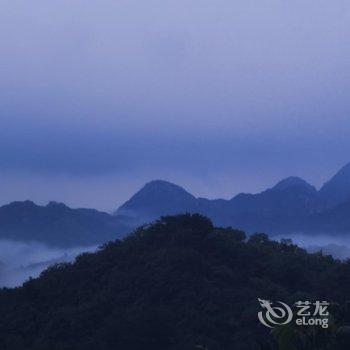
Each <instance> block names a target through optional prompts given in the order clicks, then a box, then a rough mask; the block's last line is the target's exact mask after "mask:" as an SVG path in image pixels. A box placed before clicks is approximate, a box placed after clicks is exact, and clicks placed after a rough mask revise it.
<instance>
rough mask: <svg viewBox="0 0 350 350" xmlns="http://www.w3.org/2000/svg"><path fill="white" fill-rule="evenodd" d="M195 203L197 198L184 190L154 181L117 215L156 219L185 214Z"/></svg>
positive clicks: (133, 197) (120, 209)
mask: <svg viewBox="0 0 350 350" xmlns="http://www.w3.org/2000/svg"><path fill="white" fill-rule="evenodd" d="M194 201H195V197H194V196H192V195H191V194H190V193H188V192H187V191H186V190H185V189H184V188H182V187H180V186H178V185H175V184H173V183H171V182H168V181H164V180H153V181H150V182H148V183H146V184H145V185H144V186H143V187H142V188H141V190H139V191H138V192H137V193H136V194H135V195H134V196H132V197H131V198H130V199H129V200H128V201H127V202H126V203H124V204H123V205H122V206H121V207H120V208H119V209H118V210H117V212H116V214H117V215H127V216H130V215H131V216H133V217H139V216H141V217H146V218H147V219H155V218H158V217H159V216H161V215H170V214H174V213H182V212H185V211H186V209H189V208H191V206H192V204H193V202H194ZM141 214H142V215H141Z"/></svg>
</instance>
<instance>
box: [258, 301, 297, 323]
mask: <svg viewBox="0 0 350 350" xmlns="http://www.w3.org/2000/svg"><path fill="white" fill-rule="evenodd" d="M258 300H259V303H260V305H261V307H262V308H263V309H264V310H263V311H260V312H259V313H258V318H259V321H260V322H261V323H262V324H263V325H264V326H266V327H269V328H274V327H276V326H283V325H286V324H288V323H290V322H291V321H292V319H293V311H292V309H291V308H290V307H289V306H288V305H287V304H285V303H282V302H281V301H277V302H276V303H272V302H271V301H268V300H262V299H258Z"/></svg>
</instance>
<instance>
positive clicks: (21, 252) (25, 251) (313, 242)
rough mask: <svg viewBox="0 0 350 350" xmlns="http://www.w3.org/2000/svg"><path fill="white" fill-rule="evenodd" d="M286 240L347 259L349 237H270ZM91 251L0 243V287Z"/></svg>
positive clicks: (20, 281) (348, 256)
mask: <svg viewBox="0 0 350 350" xmlns="http://www.w3.org/2000/svg"><path fill="white" fill-rule="evenodd" d="M281 238H290V239H292V241H293V243H295V244H297V245H299V246H301V247H303V248H305V249H307V250H308V251H309V252H317V251H321V250H322V252H323V253H324V254H330V255H333V256H334V257H335V258H338V259H347V258H350V235H349V237H339V236H326V235H318V236H310V235H303V234H294V235H289V236H281V237H273V239H276V240H279V239H281ZM96 249H97V247H96V246H94V247H76V248H67V249H59V248H52V247H48V246H45V245H43V244H40V243H35V242H32V243H23V242H14V241H9V240H0V287H15V286H18V285H21V284H22V283H23V282H24V281H26V280H27V279H28V278H29V277H38V276H39V275H40V273H41V272H42V271H43V270H44V269H46V268H47V267H48V266H50V265H52V264H55V263H60V262H68V261H73V260H74V259H75V257H76V256H77V255H79V254H80V253H82V252H87V251H89V252H91V251H95V250H96Z"/></svg>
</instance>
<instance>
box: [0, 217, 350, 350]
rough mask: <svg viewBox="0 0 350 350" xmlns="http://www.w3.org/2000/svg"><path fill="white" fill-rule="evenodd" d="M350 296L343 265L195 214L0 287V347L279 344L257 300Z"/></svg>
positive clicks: (223, 349) (347, 267)
mask: <svg viewBox="0 0 350 350" xmlns="http://www.w3.org/2000/svg"><path fill="white" fill-rule="evenodd" d="M349 296H350V263H349V262H346V263H341V262H340V261H337V260H334V259H333V258H331V257H328V256H322V254H320V253H318V254H308V253H306V251H304V250H302V249H300V248H298V247H297V246H295V245H293V244H291V243H290V242H289V241H285V242H283V243H277V242H274V241H270V240H268V238H267V236H266V235H264V234H257V235H254V236H251V237H250V238H249V239H248V240H247V239H246V237H245V234H244V233H243V232H241V231H237V230H233V229H230V228H228V229H223V228H215V227H213V225H212V223H211V221H210V220H208V219H207V218H205V217H202V216H200V215H180V216H174V217H165V218H162V219H161V220H160V221H157V222H156V223H154V224H152V225H149V226H145V227H141V228H139V229H137V230H136V231H135V232H134V233H133V234H131V235H130V236H128V237H127V238H125V239H124V240H122V241H115V242H110V243H107V244H105V245H104V246H103V247H102V248H101V249H100V250H99V251H98V252H97V253H94V254H92V253H88V254H83V255H81V256H80V257H78V258H77V260H76V262H75V263H73V264H63V265H57V266H54V267H52V268H50V269H48V270H46V271H44V272H43V273H42V275H41V277H40V278H39V279H34V280H30V281H28V282H26V283H25V284H24V285H23V287H20V288H16V289H13V290H11V289H3V290H1V292H0V314H1V318H0V348H1V349H2V350H6V349H11V350H13V349H16V350H17V349H18V350H23V349H28V350H31V349H35V350H47V349H51V350H55V349H56V350H62V349H75V350H79V349H83V350H89V349H91V350H92V349H94V350H95V349H102V350H103V349H122V350H141V349H142V350H167V349H169V350H196V349H197V350H198V349H208V350H229V349H230V350H232V349H235V350H258V349H261V350H262V349H265V350H266V349H275V347H274V345H273V342H272V338H271V337H270V332H269V330H268V329H267V328H264V327H263V326H261V325H259V323H258V320H257V312H258V311H259V304H258V298H264V299H270V300H283V301H285V302H287V303H292V302H294V301H297V300H315V299H316V300H328V301H337V302H340V303H343V302H345V301H346V300H347V298H349ZM342 322H344V317H343V319H342ZM332 329H333V328H332ZM324 332H326V331H324ZM325 334H328V333H325ZM324 338H326V336H325V335H324ZM336 338H337V337H331V338H330V339H333V340H334V339H336ZM333 340H332V341H333ZM324 344H326V341H325V340H324ZM327 344H328V343H327ZM298 349H299V348H298ZM300 349H303V348H302V347H300ZM310 349H311V348H310ZM317 349H326V348H322V347H318V348H317ZM329 349H331V348H329ZM332 349H340V347H333V348H332ZM344 349H345V348H344Z"/></svg>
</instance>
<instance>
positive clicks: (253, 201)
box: [115, 164, 350, 234]
mask: <svg viewBox="0 0 350 350" xmlns="http://www.w3.org/2000/svg"><path fill="white" fill-rule="evenodd" d="M347 199H348V200H349V203H348V204H347ZM344 208H345V209H344ZM185 212H188V213H200V214H202V215H206V216H208V217H210V218H211V219H212V220H213V221H214V223H215V224H216V225H222V226H233V227H237V228H240V229H243V230H246V231H248V232H257V231H259V232H261V231H264V232H268V233H272V234H281V233H282V234H283V233H290V232H308V231H312V232H314V231H315V230H318V231H320V232H322V233H338V232H342V233H343V232H350V220H348V219H347V217H350V164H348V165H346V166H345V167H343V168H342V169H341V170H340V171H339V172H338V173H337V174H336V175H335V176H334V177H333V178H332V179H331V180H330V181H329V182H327V183H326V184H325V185H324V186H323V187H322V188H321V190H320V191H317V189H316V188H315V187H314V186H312V185H311V184H309V183H307V182H306V181H305V180H303V179H301V178H299V177H293V176H292V177H288V178H286V179H284V180H282V181H280V182H278V183H277V184H276V185H275V186H274V187H272V188H270V189H267V190H265V191H263V192H261V193H258V194H246V193H241V194H238V195H237V196H235V197H233V198H232V199H230V200H223V199H218V200H209V199H205V198H196V197H194V196H193V195H192V194H190V193H189V192H187V191H186V190H185V189H183V188H182V187H180V186H178V185H175V184H172V183H170V182H167V181H164V180H156V181H151V182H149V183H147V184H146V185H145V186H144V187H143V188H142V189H141V190H140V191H138V192H137V193H136V194H135V195H134V196H133V197H132V198H131V199H130V200H129V201H127V202H126V203H125V204H123V205H122V206H121V207H120V208H119V209H118V210H117V211H116V212H115V215H121V214H122V215H126V216H130V217H132V218H139V219H140V222H145V221H146V222H150V221H153V220H155V219H157V218H159V217H161V216H165V215H174V214H181V213H185ZM335 217H336V218H337V220H336V219H334V218H335Z"/></svg>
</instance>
